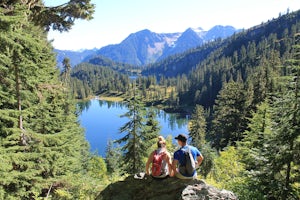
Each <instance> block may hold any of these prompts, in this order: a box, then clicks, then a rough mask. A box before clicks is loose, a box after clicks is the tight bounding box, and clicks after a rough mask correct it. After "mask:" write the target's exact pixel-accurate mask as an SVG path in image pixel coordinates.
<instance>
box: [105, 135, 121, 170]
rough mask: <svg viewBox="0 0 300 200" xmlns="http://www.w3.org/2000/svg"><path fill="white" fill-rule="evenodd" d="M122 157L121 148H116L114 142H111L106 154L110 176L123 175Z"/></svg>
mask: <svg viewBox="0 0 300 200" xmlns="http://www.w3.org/2000/svg"><path fill="white" fill-rule="evenodd" d="M121 157H122V153H121V149H120V148H119V147H115V146H114V143H113V141H112V140H109V141H108V144H107V147H106V152H105V163H106V166H107V172H108V173H109V174H117V175H119V174H121V172H122V169H121V166H122V163H121Z"/></svg>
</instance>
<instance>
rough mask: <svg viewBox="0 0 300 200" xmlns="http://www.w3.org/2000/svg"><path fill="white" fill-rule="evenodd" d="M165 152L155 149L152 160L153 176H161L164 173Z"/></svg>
mask: <svg viewBox="0 0 300 200" xmlns="http://www.w3.org/2000/svg"><path fill="white" fill-rule="evenodd" d="M164 155H165V152H160V153H158V151H155V153H154V155H153V161H152V176H160V175H161V174H162V173H163V167H162V164H163V162H162V161H163V160H164Z"/></svg>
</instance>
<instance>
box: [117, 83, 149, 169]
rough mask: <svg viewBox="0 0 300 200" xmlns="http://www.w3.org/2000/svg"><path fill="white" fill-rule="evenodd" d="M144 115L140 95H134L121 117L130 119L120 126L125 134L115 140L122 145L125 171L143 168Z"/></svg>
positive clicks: (144, 147)
mask: <svg viewBox="0 0 300 200" xmlns="http://www.w3.org/2000/svg"><path fill="white" fill-rule="evenodd" d="M134 84H135V83H134ZM144 116H145V109H144V107H143V105H142V101H141V99H140V96H138V95H134V96H133V97H132V98H131V99H130V100H129V102H128V112H126V113H125V114H123V115H122V117H127V118H128V119H130V120H129V121H128V122H127V123H125V124H124V125H123V126H122V127H121V128H120V133H125V135H124V136H123V137H122V138H120V139H118V140H116V142H117V143H119V144H121V145H122V151H123V157H122V159H123V162H124V164H125V165H126V169H125V171H126V172H127V173H129V174H133V173H137V172H139V171H141V170H143V169H144V157H145V152H146V151H147V149H146V146H145V143H144V140H143V138H142V133H143V132H144V127H145V122H144V121H145V120H144Z"/></svg>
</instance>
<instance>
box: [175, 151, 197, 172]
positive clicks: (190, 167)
mask: <svg viewBox="0 0 300 200" xmlns="http://www.w3.org/2000/svg"><path fill="white" fill-rule="evenodd" d="M181 150H182V151H183V152H184V154H183V155H184V163H185V165H184V166H181V167H180V168H179V172H180V173H181V174H184V175H188V176H192V175H193V174H194V172H195V170H196V162H195V159H194V157H193V154H192V152H191V149H190V148H189V147H187V149H186V150H184V149H181Z"/></svg>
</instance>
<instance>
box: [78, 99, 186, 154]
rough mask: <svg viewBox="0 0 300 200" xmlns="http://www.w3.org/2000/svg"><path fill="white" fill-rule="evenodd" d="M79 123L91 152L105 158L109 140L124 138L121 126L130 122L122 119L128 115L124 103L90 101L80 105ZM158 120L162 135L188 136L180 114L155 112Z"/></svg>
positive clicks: (184, 122) (184, 118)
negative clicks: (120, 130)
mask: <svg viewBox="0 0 300 200" xmlns="http://www.w3.org/2000/svg"><path fill="white" fill-rule="evenodd" d="M78 110H79V112H80V114H79V122H80V124H81V126H82V127H83V128H84V129H85V136H86V139H87V141H88V142H89V143H90V147H91V152H98V154H99V155H101V156H105V149H106V145H107V143H108V141H109V140H116V139H119V138H121V137H122V136H123V134H124V133H123V134H122V133H120V132H119V129H120V127H121V126H123V125H124V124H125V123H126V122H128V121H129V119H128V118H126V117H120V116H121V115H123V114H124V113H126V112H127V111H128V110H127V107H126V104H125V103H122V102H110V101H103V100H96V99H94V100H90V101H84V102H80V103H78ZM155 111H156V113H157V120H158V121H159V124H160V126H161V132H160V134H161V135H163V136H165V137H167V136H168V135H172V136H175V135H178V134H179V133H186V134H187V131H188V130H187V123H188V119H187V118H186V117H180V116H179V115H178V114H169V113H166V112H164V111H162V110H158V109H156V110H155Z"/></svg>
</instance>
